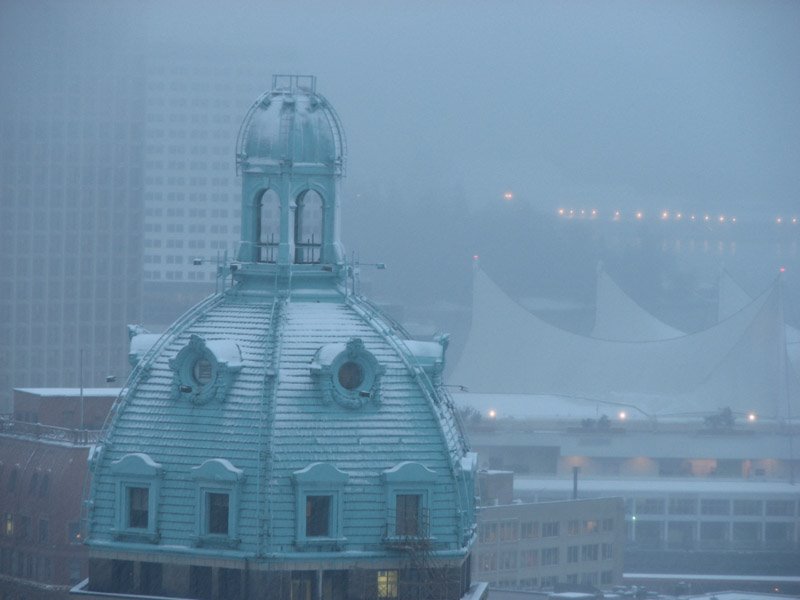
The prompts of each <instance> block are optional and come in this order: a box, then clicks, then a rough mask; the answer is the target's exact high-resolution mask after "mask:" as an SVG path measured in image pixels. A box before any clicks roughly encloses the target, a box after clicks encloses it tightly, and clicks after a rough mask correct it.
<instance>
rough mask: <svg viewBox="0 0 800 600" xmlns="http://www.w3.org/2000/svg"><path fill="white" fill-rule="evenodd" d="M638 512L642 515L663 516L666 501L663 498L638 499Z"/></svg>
mask: <svg viewBox="0 0 800 600" xmlns="http://www.w3.org/2000/svg"><path fill="white" fill-rule="evenodd" d="M636 512H637V513H638V514H640V515H663V514H664V500H662V499H661V498H637V499H636Z"/></svg>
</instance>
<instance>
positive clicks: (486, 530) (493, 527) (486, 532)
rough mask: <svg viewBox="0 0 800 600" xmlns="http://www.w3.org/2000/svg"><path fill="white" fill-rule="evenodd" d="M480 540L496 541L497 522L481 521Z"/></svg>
mask: <svg viewBox="0 0 800 600" xmlns="http://www.w3.org/2000/svg"><path fill="white" fill-rule="evenodd" d="M480 540H481V542H496V541H497V523H481V526H480Z"/></svg>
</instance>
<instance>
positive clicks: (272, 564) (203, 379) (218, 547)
mask: <svg viewBox="0 0 800 600" xmlns="http://www.w3.org/2000/svg"><path fill="white" fill-rule="evenodd" d="M300 81H301V78H294V79H292V80H291V81H290V82H289V89H290V90H291V92H287V91H286V89H284V88H282V87H279V88H277V89H275V90H273V91H272V92H269V93H268V94H265V95H264V96H262V99H263V98H270V103H269V106H267V107H265V108H264V109H263V112H262V108H261V106H262V105H263V102H262V100H259V102H257V103H256V105H254V108H253V109H251V111H250V112H249V113H248V116H247V117H246V119H245V125H244V126H243V128H242V131H243V136H242V139H243V140H245V142H244V145H243V147H244V148H245V149H248V148H249V149H251V150H252V151H253V154H249V153H248V157H247V159H246V160H245V159H243V158H242V157H241V156H240V168H241V170H242V213H243V217H242V218H243V228H242V244H241V249H240V251H239V253H238V254H237V258H236V260H235V261H234V262H232V263H231V264H230V265H226V266H224V268H223V269H222V273H223V274H224V275H225V278H226V280H227V281H229V282H230V283H229V284H227V285H226V286H225V289H224V291H223V292H222V293H218V294H215V295H213V296H211V297H209V298H208V299H206V300H205V301H204V302H202V303H200V304H199V305H197V306H195V307H194V308H192V309H191V310H190V311H188V312H187V313H186V314H185V315H184V316H182V317H181V318H180V319H179V320H178V321H176V322H175V323H174V324H173V325H172V326H171V327H170V328H169V329H168V330H167V331H166V332H165V333H164V334H163V335H161V336H160V337H156V336H154V335H153V334H149V333H147V332H144V331H143V330H141V329H132V330H131V331H132V336H133V340H132V351H131V360H132V362H134V363H135V366H134V369H133V372H132V374H131V376H130V378H129V381H128V383H127V386H126V388H125V391H124V393H123V394H122V396H121V397H120V399H119V401H118V402H117V404H116V406H115V408H114V410H113V411H112V417H111V419H110V422H109V423H108V425H107V428H106V432H105V435H104V438H103V440H102V443H101V444H99V445H98V446H97V448H96V449H95V451H94V452H93V453H92V457H91V468H92V472H93V482H92V488H91V498H90V502H89V503H88V506H89V511H88V525H89V527H88V532H87V533H88V544H89V546H90V553H91V557H92V562H91V564H92V565H93V566H92V569H91V570H90V579H89V588H90V589H92V590H95V591H103V592H109V591H114V592H124V593H131V592H132V591H133V592H137V590H140V589H144V588H142V586H144V585H145V583H143V582H144V581H145V579H144V578H145V575H143V573H145V574H146V573H150V572H151V571H152V573H151V574H152V577H153V578H154V579H153V581H157V582H158V585H156V584H153V585H154V586H155V587H153V588H147V589H148V590H150V591H151V592H152V595H161V596H176V597H178V596H179V597H197V596H193V595H192V594H193V593H195V592H193V590H196V589H201V588H203V589H204V585H203V582H204V581H206V579H204V578H205V577H208V580H207V581H208V586H210V587H208V590H210V591H208V594H209V595H208V596H203V597H216V598H230V597H239V598H246V597H253V598H255V597H258V598H270V597H275V598H289V597H294V596H293V595H291V594H289V593H284V592H285V590H284V592H282V591H280V590H282V589H283V588H281V585H283V583H281V582H284V583H285V581H287V579H286V578H288V580H289V581H291V582H294V581H295V579H297V578H299V579H297V580H298V581H304V582H306V583H302V585H306V584H307V585H310V586H316V587H313V589H314V590H315V592H314V594H313V595H312V596H309V597H315V598H316V597H318V598H339V597H345V596H338V595H336V594H335V593H333V592H330V593H328V592H326V591H325V590H329V591H330V590H334V589H338V590H340V591H341V590H342V589H344V588H347V589H350V587H352V586H354V585H356V583H355V582H358V585H360V586H364V585H367V587H368V588H369V590H372V596H369V597H375V595H376V590H378V591H380V590H383V591H386V590H387V589H389V590H390V591H391V590H394V591H395V592H396V591H397V590H398V589H401V588H403V585H405V584H403V583H402V577H403V576H402V575H400V573H401V572H402V571H403V569H404V568H407V567H409V566H411V565H412V563H413V565H414V568H415V569H417V570H418V572H417V574H416V575H414V578H415V581H419V582H421V583H417V584H415V585H427V584H426V583H425V582H426V581H428V580H427V579H426V576H422V578H421V579H420V575H419V572H423V573H429V574H431V577H432V578H434V579H436V581H441V582H445V581H447V578H448V577H451V576H454V577H455V579H452V577H451V580H450V581H449V583H448V584H447V588H448V590H449V591H447V592H446V593H445V592H442V595H441V597H442V598H444V597H447V598H451V597H452V598H460V597H461V596H462V595H463V594H464V593H465V590H466V588H467V587H468V586H469V566H468V563H469V551H470V548H471V544H472V541H473V538H474V533H475V512H474V489H473V487H474V486H473V481H474V474H475V472H474V469H475V460H474V455H472V454H471V453H470V452H469V450H468V447H467V443H466V441H465V439H464V436H463V433H462V430H461V427H460V424H459V421H458V416H457V413H456V410H455V407H454V404H453V402H452V400H451V398H450V396H449V394H448V393H447V391H446V388H445V387H444V385H443V382H442V371H443V368H444V362H445V351H446V348H447V337H446V336H440V337H437V338H436V339H434V340H427V341H420V340H411V339H409V336H408V335H407V334H406V333H405V332H404V330H403V329H402V327H400V326H399V325H398V324H397V323H395V322H393V321H392V320H391V319H389V318H388V317H386V316H385V315H383V314H382V313H381V312H380V311H379V310H378V309H377V308H376V307H375V306H374V305H372V304H371V303H369V302H368V301H367V300H366V299H364V298H362V297H360V296H358V295H356V294H354V292H353V290H354V287H355V286H354V285H353V282H352V277H353V272H352V267H351V265H348V264H345V262H344V259H343V253H342V252H341V250H340V246H339V242H338V239H337V238H338V226H337V223H336V221H337V219H338V199H339V188H338V184H339V178H340V177H341V170H340V169H338V168H337V167H336V164H335V162H336V161H335V160H334V162H333V163H325V162H324V161H323V162H322V163H320V164H322V165H324V166H322V167H318V168H316V170H315V169H312V168H311V167H309V164H310V163H304V164H301V165H299V164H298V163H295V162H293V163H291V164H289V163H286V164H284V166H283V168H282V169H280V170H278V171H276V172H273V171H272V170H271V169H272V166H271V163H270V161H271V160H273V159H274V157H275V156H277V155H276V154H274V151H276V150H275V148H277V146H279V145H280V143H283V141H285V139H284V137H282V135H283V134H282V132H281V129H280V127H279V128H278V129H277V130H270V129H269V128H268V125H269V123H272V122H273V121H274V119H273V117H274V118H277V117H276V116H275V115H277V114H278V113H277V112H275V113H273V112H271V111H272V110H273V109H272V108H271V107H272V106H273V105H274V106H275V107H277V108H278V109H279V110H280V111H283V112H285V111H286V110H292V111H295V117H297V115H298V114H300V113H303V114H304V115H305V116H303V117H302V118H300V119H299V120H301V121H303V123H302V125H300V126H298V127H297V128H296V129H292V131H296V132H298V135H300V136H301V137H302V138H303V140H305V141H309V143H310V146H311V147H308V148H306V147H304V148H303V149H302V151H301V150H298V152H300V154H293V155H292V156H295V157H299V156H302V157H303V158H304V159H309V160H310V159H315V160H316V159H320V160H322V159H324V160H328V158H331V157H336V156H337V152H339V150H337V149H340V148H341V139H342V138H341V132H340V129H339V128H338V125H336V126H335V127H334V126H332V125H331V121H330V120H329V116H330V115H333V114H334V113H333V112H332V109H330V108H329V107H327V108H326V107H323V106H321V105H320V106H318V107H317V108H316V109H315V111H312V110H311V103H312V101H314V99H315V98H320V97H319V96H317V95H315V94H314V92H313V85H312V86H311V88H310V91H309V90H306V89H304V88H300V87H298V83H299V82H300ZM312 83H313V79H312ZM289 97H291V98H294V99H295V103H294V108H291V109H287V108H286V99H287V98H289ZM326 106H327V103H326ZM315 112H319V115H321V116H311V117H309V118H306V116H308V115H314V113H315ZM324 115H328V116H324ZM281 118H282V117H281ZM278 121H280V119H278ZM334 122H335V123H338V121H337V120H334ZM337 136H338V137H337ZM289 139H290V140H291V139H292V138H291V137H290V138H289ZM276 140H277V142H280V143H276ZM337 140H338V141H337ZM295 141H296V140H295ZM305 141H304V143H305ZM292 143H294V142H292ZM320 146H321V147H320ZM312 196H313V197H314V199H315V203H316V204H314V205H313V206H312V204H311V201H310V198H311V197H312ZM268 200H269V201H268ZM270 202H271V203H272V204H271V205H270ZM312 208H314V211H312ZM309 221H310V222H311V224H310V225H309ZM298 223H299V225H298ZM308 228H310V229H312V230H314V233H312V234H311V235H309V236H308V238H306V237H304V236H306V235H307V233H308V231H309V229H308ZM265 230H268V231H271V232H272V233H271V235H270V237H269V238H265V237H264V235H263V234H264V231H265ZM275 232H277V236H276V235H275ZM317 235H318V236H319V237H316V236H317ZM275 237H277V238H278V239H277V240H276V239H275ZM306 239H310V240H312V241H310V242H308V241H306ZM143 565H144V566H143ZM115 569H116V570H117V571H116V572H117V575H119V573H123V574H124V575H125V577H122V578H121V579H120V577H119V576H114V573H115ZM420 569H421V570H422V571H419V570H420ZM356 571H357V572H358V574H356ZM211 573H215V574H213V576H212V575H211ZM336 573H338V575H337V574H336ZM128 574H129V575H130V577H128ZM453 574H455V575H453ZM147 577H150V576H149V575H147ZM326 577H328V578H334V579H335V581H334V579H331V580H330V581H328V580H326ZM398 577H399V579H398ZM226 578H227V579H226ZM281 578H283V579H281ZM365 578H366V579H365ZM228 579H230V581H231V582H233V583H229V584H223V583H220V582H223V581H227V580H228ZM119 581H130V585H128V584H125V585H122V584H120V583H119ZM326 581H328V583H327V584H326V583H325V582H326ZM432 581H433V579H431V580H430V582H432ZM331 582H333V583H331ZM430 582H428V583H430ZM148 585H149V584H148ZM198 585H199V586H200V587H199V588H198V587H197V586H198ZM227 585H231V586H233V585H235V586H239V587H237V588H236V589H239V590H245V589H249V590H253V592H252V594H253V595H252V596H247V595H246V594H245V593H244V592H242V593H241V594H240V595H239V596H232V595H231V594H230V593H228V592H226V590H228V589H229V588H227V587H225V586H227ZM291 585H294V583H292V584H291ZM298 585H301V584H298ZM409 585H411V584H410V583H409ZM431 585H433V583H431ZM126 586H127V587H126ZM137 586H138V587H137ZM193 586H195V587H193ZM276 586H277V587H276ZM331 586H332V587H331ZM337 586H338V587H337ZM342 586H344V587H342ZM370 586H372V587H370ZM375 586H377V587H375ZM381 586H383V587H381ZM386 586H388V587H386ZM398 586H399V587H398ZM465 586H466V587H465ZM145 587H146V586H145ZM273 588H274V589H275V590H277V591H276V592H275V595H274V596H270V595H269V593H266V595H265V592H264V591H263V590H265V589H273ZM373 588H375V589H373ZM303 589H305V588H303ZM308 589H311V588H308ZM403 589H405V588H403ZM256 590H261V591H259V592H256ZM369 590H367V591H369ZM317 592H318V593H317ZM203 593H205V592H203ZM270 593H271V592H270ZM337 593H338V592H337ZM358 593H361V592H358ZM197 594H200V592H197ZM353 594H354V595H353V596H352V597H362V596H356V595H355V594H356V592H355V591H353ZM301 597H306V596H301ZM346 597H351V596H346ZM363 597H368V596H363ZM380 597H403V595H402V594H400V595H396V596H392V595H388V596H387V595H382V596H380Z"/></svg>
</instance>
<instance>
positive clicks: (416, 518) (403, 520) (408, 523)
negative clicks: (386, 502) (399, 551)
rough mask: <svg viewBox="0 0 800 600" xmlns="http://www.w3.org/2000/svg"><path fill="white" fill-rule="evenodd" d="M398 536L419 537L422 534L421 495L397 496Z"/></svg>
mask: <svg viewBox="0 0 800 600" xmlns="http://www.w3.org/2000/svg"><path fill="white" fill-rule="evenodd" d="M396 499H397V501H396V507H397V535H407V536H417V535H419V533H420V505H421V503H422V496H421V495H420V494H397V496H396Z"/></svg>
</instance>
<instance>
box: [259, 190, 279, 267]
mask: <svg viewBox="0 0 800 600" xmlns="http://www.w3.org/2000/svg"><path fill="white" fill-rule="evenodd" d="M256 222H257V226H258V232H257V235H256V239H257V240H258V242H257V244H258V252H257V254H256V260H257V261H258V262H262V263H274V262H277V260H278V245H279V244H280V241H281V201H280V198H279V197H278V194H276V193H275V191H274V190H266V191H264V193H263V194H261V197H260V198H259V199H258V219H257V221H256Z"/></svg>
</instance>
